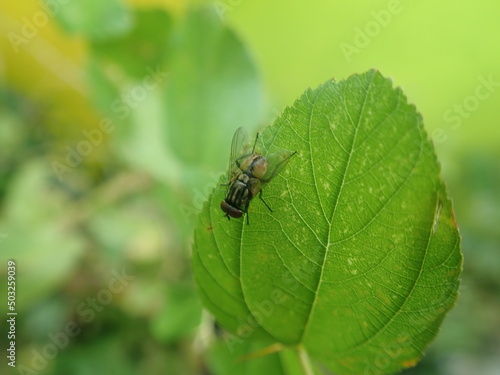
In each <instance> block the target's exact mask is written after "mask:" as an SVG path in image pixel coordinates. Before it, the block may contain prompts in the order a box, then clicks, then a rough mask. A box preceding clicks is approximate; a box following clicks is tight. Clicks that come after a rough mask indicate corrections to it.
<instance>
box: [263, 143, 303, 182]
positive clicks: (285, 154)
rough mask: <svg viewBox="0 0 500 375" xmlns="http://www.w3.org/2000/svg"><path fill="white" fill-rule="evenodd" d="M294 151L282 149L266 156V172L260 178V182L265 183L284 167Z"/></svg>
mask: <svg viewBox="0 0 500 375" xmlns="http://www.w3.org/2000/svg"><path fill="white" fill-rule="evenodd" d="M296 153H297V151H294V152H292V151H290V150H283V151H278V152H275V153H274V154H271V155H269V156H267V157H266V158H267V172H266V174H265V175H264V177H263V178H262V182H263V183H265V184H267V183H268V182H269V181H271V180H272V179H273V178H274V177H276V175H278V174H279V173H280V172H281V171H282V170H283V169H285V167H286V165H287V164H288V162H289V161H290V158H291V157H292V156H293V155H295V154H296Z"/></svg>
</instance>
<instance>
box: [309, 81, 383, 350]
mask: <svg viewBox="0 0 500 375" xmlns="http://www.w3.org/2000/svg"><path fill="white" fill-rule="evenodd" d="M374 77H375V73H374V72H373V73H372V76H371V79H370V82H369V83H368V87H367V89H366V91H365V97H364V98H363V105H362V106H361V110H360V114H359V117H358V121H357V123H356V125H355V132H354V136H353V138H352V142H351V145H350V150H349V156H348V158H347V162H346V165H345V168H344V173H343V176H342V182H341V184H340V190H339V192H338V194H337V197H336V200H335V204H334V208H333V212H332V217H331V219H330V221H328V219H327V218H326V214H325V212H324V210H323V208H322V210H323V215H324V216H325V219H326V221H327V223H328V224H329V227H328V235H327V243H326V248H325V253H324V256H323V261H322V264H321V270H320V275H319V279H318V284H317V286H316V291H315V293H314V299H313V302H312V304H311V309H310V310H309V315H308V317H307V321H306V324H305V325H304V330H303V332H302V336H301V338H300V340H299V342H300V343H303V342H304V340H305V338H306V336H307V334H308V332H309V328H310V326H311V321H312V320H311V317H312V316H313V315H314V311H315V308H316V304H317V301H318V294H319V290H320V288H321V285H322V282H323V272H324V269H325V263H326V260H327V258H328V254H329V249H330V237H331V230H332V227H333V220H334V218H335V213H336V211H337V206H338V202H339V200H340V196H341V195H342V190H343V187H344V182H345V178H346V176H347V172H348V170H349V165H350V162H351V157H352V154H353V149H354V144H355V142H356V136H357V134H358V129H359V125H360V122H361V119H362V118H363V112H364V109H365V106H366V102H367V98H368V95H369V92H370V88H371V86H372V83H373V79H374ZM346 87H347V86H344V96H343V99H344V108H345V110H346V113H347V115H348V116H349V119H350V121H351V123H352V125H354V122H353V121H352V118H351V115H350V114H349V110H348V108H347V105H346V103H345V90H346ZM322 93H323V91H322V92H321V93H319V94H318V96H317V97H316V100H315V102H314V104H313V106H312V109H311V115H310V118H309V147H311V126H310V125H311V121H312V116H313V110H314V106H315V104H316V102H317V101H318V98H319V97H320V96H321V94H322ZM311 166H312V170H313V178H314V186H316V191H317V186H318V185H317V182H316V176H315V175H314V163H313V156H312V152H311ZM317 192H318V191H317ZM318 198H319V200H320V204H321V198H320V197H319V192H318Z"/></svg>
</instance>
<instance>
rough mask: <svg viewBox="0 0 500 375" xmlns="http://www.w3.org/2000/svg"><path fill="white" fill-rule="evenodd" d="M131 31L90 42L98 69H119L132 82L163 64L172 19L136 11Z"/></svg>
mask: <svg viewBox="0 0 500 375" xmlns="http://www.w3.org/2000/svg"><path fill="white" fill-rule="evenodd" d="M133 16H134V25H133V28H132V29H131V30H130V31H129V32H128V33H126V34H120V35H119V36H117V37H116V38H107V39H105V40H95V41H93V42H92V55H93V56H94V58H95V59H97V60H98V61H99V65H100V66H104V67H106V66H107V65H111V67H113V66H119V67H121V68H123V69H124V70H125V72H126V73H127V74H128V75H129V76H130V77H133V78H134V79H142V78H144V76H145V75H147V74H148V72H147V71H146V67H150V68H153V69H154V68H156V66H158V65H161V64H163V62H164V61H165V58H166V56H167V54H168V52H169V49H168V46H167V45H168V41H169V38H170V36H171V29H172V19H171V17H170V15H169V14H168V13H167V12H165V11H164V10H160V9H152V10H149V9H148V10H135V11H134V13H133Z"/></svg>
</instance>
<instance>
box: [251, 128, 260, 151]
mask: <svg viewBox="0 0 500 375" xmlns="http://www.w3.org/2000/svg"><path fill="white" fill-rule="evenodd" d="M258 139H259V133H257V135H256V136H255V142H254V143H253V148H252V154H255V146H257V140H258Z"/></svg>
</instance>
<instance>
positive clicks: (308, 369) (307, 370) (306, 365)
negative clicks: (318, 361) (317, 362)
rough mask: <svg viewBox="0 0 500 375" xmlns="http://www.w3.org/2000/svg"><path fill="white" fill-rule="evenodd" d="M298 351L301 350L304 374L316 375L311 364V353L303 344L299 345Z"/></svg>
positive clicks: (301, 363) (300, 356) (300, 355)
mask: <svg viewBox="0 0 500 375" xmlns="http://www.w3.org/2000/svg"><path fill="white" fill-rule="evenodd" d="M297 351H298V352H299V359H300V365H301V367H302V370H303V371H304V375H314V371H313V368H312V366H311V361H310V359H309V354H307V351H306V350H305V349H304V347H303V346H302V345H299V346H298V347H297Z"/></svg>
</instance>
